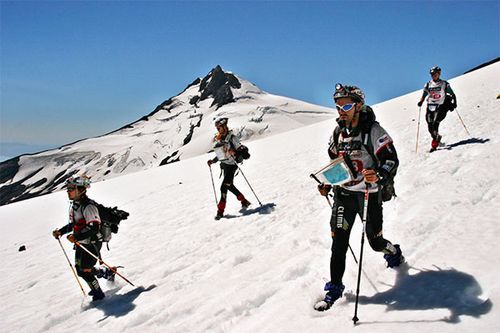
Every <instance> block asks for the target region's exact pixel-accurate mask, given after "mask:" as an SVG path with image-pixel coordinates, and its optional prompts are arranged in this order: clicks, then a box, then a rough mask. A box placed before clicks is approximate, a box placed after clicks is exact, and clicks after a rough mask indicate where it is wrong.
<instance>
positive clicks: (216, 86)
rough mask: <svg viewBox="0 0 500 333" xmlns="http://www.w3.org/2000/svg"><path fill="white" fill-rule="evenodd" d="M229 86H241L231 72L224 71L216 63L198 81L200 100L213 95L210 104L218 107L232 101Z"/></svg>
mask: <svg viewBox="0 0 500 333" xmlns="http://www.w3.org/2000/svg"><path fill="white" fill-rule="evenodd" d="M231 88H235V89H239V88H241V83H240V81H238V78H237V77H236V76H234V75H233V74H231V73H225V72H224V71H223V70H222V68H221V67H220V66H219V65H217V66H216V67H215V68H214V69H212V70H211V71H210V73H208V75H207V76H205V77H204V78H203V79H202V80H201V82H200V90H199V91H200V93H201V95H200V100H201V101H203V100H205V99H207V98H209V97H213V99H214V101H213V102H212V105H211V106H214V105H215V106H217V108H220V107H221V106H223V105H226V104H229V103H232V102H234V96H233V92H232V91H231Z"/></svg>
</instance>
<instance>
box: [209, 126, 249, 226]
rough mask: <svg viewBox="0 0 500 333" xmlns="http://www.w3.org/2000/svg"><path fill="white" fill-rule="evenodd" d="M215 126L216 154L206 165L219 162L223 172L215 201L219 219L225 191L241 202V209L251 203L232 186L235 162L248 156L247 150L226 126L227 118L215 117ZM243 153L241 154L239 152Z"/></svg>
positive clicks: (222, 214) (236, 166) (221, 213)
mask: <svg viewBox="0 0 500 333" xmlns="http://www.w3.org/2000/svg"><path fill="white" fill-rule="evenodd" d="M215 127H216V128H217V134H216V135H215V138H214V140H213V142H214V152H215V153H216V156H215V157H214V158H213V159H210V160H208V161H207V164H208V166H209V167H210V166H211V165H212V164H214V163H216V162H218V161H219V162H220V167H221V170H222V172H223V175H224V178H223V179H222V184H221V187H220V192H221V198H220V200H219V202H218V203H217V214H216V215H215V219H216V220H219V219H221V218H222V217H223V216H224V209H225V208H226V202H227V192H228V191H230V192H231V193H233V194H234V195H235V196H236V198H237V199H238V200H239V201H240V202H241V207H242V209H246V208H247V207H248V206H250V205H251V203H250V201H248V200H247V199H246V198H245V196H244V195H243V194H242V193H241V192H240V191H239V190H238V189H237V188H236V186H234V175H235V173H236V171H237V170H238V165H237V163H238V162H240V161H241V160H242V159H246V158H248V157H249V156H250V155H249V154H248V150H246V152H242V149H241V148H246V147H244V146H243V145H242V144H241V143H240V140H239V139H238V137H237V136H236V135H235V134H234V133H233V132H232V131H231V130H229V128H228V118H226V117H221V118H218V119H216V121H215ZM241 153H243V155H242V154H241Z"/></svg>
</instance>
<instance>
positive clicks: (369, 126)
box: [314, 84, 404, 311]
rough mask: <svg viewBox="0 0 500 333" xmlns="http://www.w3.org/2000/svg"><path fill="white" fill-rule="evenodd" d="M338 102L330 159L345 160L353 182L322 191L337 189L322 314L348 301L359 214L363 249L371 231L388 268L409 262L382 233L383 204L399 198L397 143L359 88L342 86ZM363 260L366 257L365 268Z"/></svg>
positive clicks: (325, 193) (372, 242)
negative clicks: (347, 277) (349, 258)
mask: <svg viewBox="0 0 500 333" xmlns="http://www.w3.org/2000/svg"><path fill="white" fill-rule="evenodd" d="M333 99H334V102H335V105H336V108H337V111H338V113H339V117H338V118H337V123H338V126H337V127H336V128H335V131H334V132H333V135H332V137H331V139H330V144H329V148H328V155H329V157H330V158H331V159H332V160H335V159H337V158H339V157H343V158H344V160H345V161H346V162H348V164H349V165H350V168H351V169H352V171H353V177H352V180H349V181H348V182H347V183H343V184H342V185H335V186H332V185H330V184H320V185H319V186H318V190H319V192H320V194H321V195H323V196H328V194H329V192H330V191H331V190H333V193H334V200H335V202H334V204H333V207H332V215H331V219H330V228H331V232H332V248H331V251H332V255H331V259H330V278H331V280H330V281H329V282H328V283H327V284H326V285H325V288H324V289H325V291H326V295H325V297H324V299H323V300H321V301H319V302H318V303H316V304H315V306H314V308H315V309H316V310H318V311H325V310H328V309H329V308H330V307H331V306H332V305H333V303H334V302H335V301H336V300H337V299H339V298H340V297H342V293H343V291H344V288H345V287H344V284H343V283H342V278H343V275H344V271H345V266H346V253H347V249H348V247H349V237H350V233H351V229H352V227H353V224H354V221H355V219H356V215H360V216H361V217H362V222H363V224H364V225H363V227H364V228H363V234H362V245H363V242H364V234H365V232H366V236H367V239H368V242H369V244H370V246H371V248H372V249H373V250H374V251H377V252H383V253H384V259H385V260H386V262H387V266H388V267H391V268H392V267H396V266H399V265H400V264H401V263H402V262H404V257H403V255H402V252H401V249H400V247H399V245H397V244H396V245H393V244H392V243H391V242H390V241H388V240H387V239H385V238H384V236H383V232H382V223H383V214H382V202H383V201H387V200H390V199H391V198H392V197H393V196H395V194H394V186H393V178H394V176H395V174H396V170H397V167H398V164H399V161H398V157H397V153H396V149H395V148H394V144H393V142H392V138H391V137H390V136H389V134H388V133H387V132H386V131H385V130H384V129H383V128H382V127H381V126H380V125H379V123H378V122H377V121H375V114H374V112H373V110H372V109H371V107H370V106H368V105H365V95H364V93H363V91H362V90H361V89H359V88H358V87H355V86H347V85H345V86H344V85H341V84H337V85H336V87H335V92H334V95H333ZM361 248H362V247H361ZM361 260H362V257H361V258H360V261H359V268H360V269H361V262H362V261H361ZM358 292H359V278H358Z"/></svg>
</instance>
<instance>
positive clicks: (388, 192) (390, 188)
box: [333, 108, 397, 201]
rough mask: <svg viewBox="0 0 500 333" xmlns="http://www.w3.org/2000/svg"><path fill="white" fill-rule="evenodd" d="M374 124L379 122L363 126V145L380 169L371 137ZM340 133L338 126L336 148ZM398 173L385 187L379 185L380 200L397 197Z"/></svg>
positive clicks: (390, 178) (394, 173)
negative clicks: (396, 178) (396, 183)
mask: <svg viewBox="0 0 500 333" xmlns="http://www.w3.org/2000/svg"><path fill="white" fill-rule="evenodd" d="M369 112H373V111H372V110H371V108H370V110H369ZM373 116H375V115H374V114H373ZM374 123H378V122H377V121H375V120H373V122H371V123H370V124H369V126H362V127H361V143H362V144H363V146H364V147H365V149H366V151H367V152H368V154H369V155H370V157H371V158H372V160H373V161H374V162H375V163H376V164H377V167H380V166H381V165H380V160H379V159H378V158H377V156H376V155H375V153H374V151H373V143H372V140H371V135H370V134H371V129H372V125H373V124H374ZM340 133H341V129H340V127H339V126H337V127H336V128H335V130H334V132H333V141H334V145H335V147H336V146H337V145H338V142H339V136H340ZM351 163H352V162H351ZM396 172H397V168H396V169H395V170H393V171H391V173H390V177H389V179H387V181H386V182H385V184H384V185H380V184H379V187H380V188H381V189H380V191H379V200H382V201H389V200H391V199H392V198H393V197H397V195H396V191H395V189H394V177H395V176H396Z"/></svg>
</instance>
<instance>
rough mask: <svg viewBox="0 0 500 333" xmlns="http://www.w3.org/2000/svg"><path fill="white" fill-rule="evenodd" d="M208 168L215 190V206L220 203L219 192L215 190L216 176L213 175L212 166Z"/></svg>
mask: <svg viewBox="0 0 500 333" xmlns="http://www.w3.org/2000/svg"><path fill="white" fill-rule="evenodd" d="M208 168H209V169H210V178H211V179H212V188H213V189H214V196H215V205H217V204H218V203H219V201H218V200H217V191H216V190H215V184H214V175H213V173H212V166H211V165H209V166H208Z"/></svg>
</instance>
